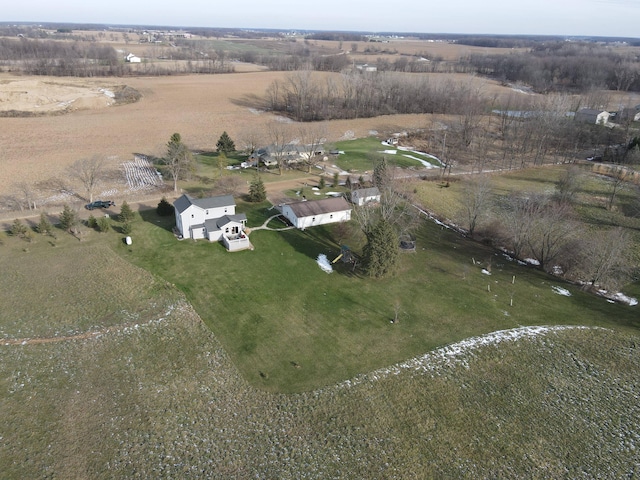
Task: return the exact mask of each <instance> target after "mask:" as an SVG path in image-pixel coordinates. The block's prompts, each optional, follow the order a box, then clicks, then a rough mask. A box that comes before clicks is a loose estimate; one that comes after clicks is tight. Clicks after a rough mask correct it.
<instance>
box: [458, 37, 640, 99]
mask: <svg viewBox="0 0 640 480" xmlns="http://www.w3.org/2000/svg"><path fill="white" fill-rule="evenodd" d="M464 62H466V63H468V65H471V66H473V67H474V68H475V70H476V72H477V73H479V74H482V75H489V76H492V77H494V78H497V79H500V80H503V81H506V82H514V83H516V82H521V83H526V84H528V85H531V86H532V87H533V88H534V89H535V90H536V91H538V92H549V91H558V90H577V91H586V90H590V89H594V88H602V89H610V90H619V91H640V58H639V56H638V55H637V54H635V55H634V54H628V55H623V54H621V53H618V52H615V51H612V50H611V49H610V48H609V47H607V46H605V45H599V44H595V43H584V42H581V43H575V42H552V43H542V44H537V45H535V46H534V47H533V48H531V50H530V51H528V52H519V53H512V54H510V55H498V54H497V55H471V56H469V57H468V58H467V59H466V60H464Z"/></svg>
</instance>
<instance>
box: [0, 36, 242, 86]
mask: <svg viewBox="0 0 640 480" xmlns="http://www.w3.org/2000/svg"><path fill="white" fill-rule="evenodd" d="M171 60H186V62H181V63H177V62H174V63H171V62H167V63H152V64H147V63H146V62H145V63H142V64H128V63H125V62H124V59H123V58H122V55H119V54H118V52H116V50H115V49H114V48H113V47H110V46H106V45H101V44H99V43H93V42H75V41H68V42H60V41H55V40H32V39H26V38H19V39H7V38H0V66H2V67H5V68H6V69H7V70H17V71H22V72H24V73H26V74H29V75H52V76H71V77H106V76H115V77H121V76H127V75H139V74H144V75H174V74H181V73H226V72H231V71H233V66H232V65H231V64H230V63H226V62H225V58H224V55H218V54H216V52H211V56H209V55H206V56H203V55H202V54H201V52H200V53H196V52H193V51H191V50H188V49H173V50H172V58H171Z"/></svg>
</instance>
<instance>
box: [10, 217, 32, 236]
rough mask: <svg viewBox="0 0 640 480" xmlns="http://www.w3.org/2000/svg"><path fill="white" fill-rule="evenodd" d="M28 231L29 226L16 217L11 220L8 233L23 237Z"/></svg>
mask: <svg viewBox="0 0 640 480" xmlns="http://www.w3.org/2000/svg"><path fill="white" fill-rule="evenodd" d="M28 231H29V228H28V227H27V226H26V225H25V224H24V223H22V221H21V220H20V219H18V218H16V219H15V220H14V221H13V223H12V224H11V228H10V229H9V233H11V235H13V236H14V237H19V238H24V237H25V235H26V234H27V232H28Z"/></svg>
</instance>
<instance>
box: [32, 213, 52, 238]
mask: <svg viewBox="0 0 640 480" xmlns="http://www.w3.org/2000/svg"><path fill="white" fill-rule="evenodd" d="M36 230H37V232H38V233H39V234H41V235H51V234H52V233H53V225H51V222H50V221H49V219H48V218H47V214H46V213H41V214H40V221H39V222H38V225H36Z"/></svg>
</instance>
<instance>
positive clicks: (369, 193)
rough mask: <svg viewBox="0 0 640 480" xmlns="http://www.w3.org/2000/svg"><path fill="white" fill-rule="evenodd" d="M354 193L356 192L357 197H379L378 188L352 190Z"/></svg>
mask: <svg viewBox="0 0 640 480" xmlns="http://www.w3.org/2000/svg"><path fill="white" fill-rule="evenodd" d="M354 192H358V195H360V196H361V197H375V196H377V195H380V190H378V187H369V188H359V189H358V190H354Z"/></svg>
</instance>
